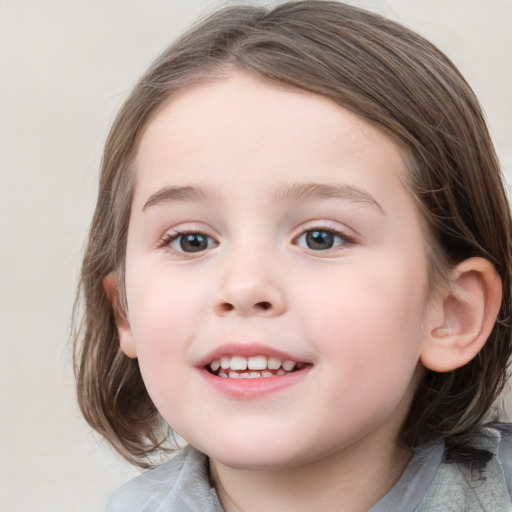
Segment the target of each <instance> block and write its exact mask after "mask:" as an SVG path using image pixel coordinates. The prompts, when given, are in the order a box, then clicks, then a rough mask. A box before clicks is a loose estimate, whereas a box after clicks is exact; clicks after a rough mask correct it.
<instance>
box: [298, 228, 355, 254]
mask: <svg viewBox="0 0 512 512" xmlns="http://www.w3.org/2000/svg"><path fill="white" fill-rule="evenodd" d="M345 242H347V239H346V238H345V237H344V236H343V235H342V234H341V233H337V232H335V231H331V230H329V229H310V230H308V231H306V232H305V233H303V234H302V235H300V237H299V238H298V239H297V245H298V246H299V247H304V248H306V249H311V250H312V251H327V250H329V249H332V248H334V247H338V246H340V245H342V244H344V243H345Z"/></svg>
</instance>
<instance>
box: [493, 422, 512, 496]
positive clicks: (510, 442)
mask: <svg viewBox="0 0 512 512" xmlns="http://www.w3.org/2000/svg"><path fill="white" fill-rule="evenodd" d="M497 430H498V432H499V434H500V442H499V446H498V450H497V454H496V456H497V458H498V460H499V461H500V464H501V467H502V468H503V474H504V477H505V482H506V485H507V488H508V493H509V494H510V496H512V425H511V424H508V425H500V427H499V428H497Z"/></svg>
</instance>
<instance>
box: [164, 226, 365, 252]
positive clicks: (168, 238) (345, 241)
mask: <svg viewBox="0 0 512 512" xmlns="http://www.w3.org/2000/svg"><path fill="white" fill-rule="evenodd" d="M315 232H317V233H323V234H325V233H327V234H328V235H332V236H334V237H337V238H338V239H339V243H337V244H336V245H334V246H333V247H328V248H326V249H313V248H311V247H305V249H308V250H310V251H313V252H317V253H322V252H328V251H330V250H331V249H336V248H337V247H340V246H350V245H353V244H354V243H355V240H354V238H352V237H350V236H348V235H346V234H345V233H344V232H342V231H339V230H336V229H332V228H328V227H308V228H307V229H306V228H305V229H303V230H302V232H301V233H300V235H299V236H297V237H295V238H294V239H293V243H294V244H295V245H298V246H299V247H300V245H299V244H298V242H299V240H300V239H301V238H303V237H307V235H308V234H312V233H315ZM187 235H196V236H200V237H204V238H205V239H206V240H207V247H205V248H204V249H199V250H197V251H184V250H183V251H180V250H177V249H176V248H173V247H172V246H171V245H172V244H173V242H176V241H177V240H179V239H180V238H181V237H186V236H187ZM320 238H322V237H320ZM210 241H213V244H212V245H210ZM217 245H218V242H216V241H215V240H214V239H213V238H212V237H211V236H209V235H207V234H205V233H203V232H201V231H194V230H188V231H174V232H172V233H165V235H164V236H163V237H162V239H161V240H160V242H159V243H158V248H168V249H170V250H171V251H173V252H174V253H176V254H187V255H191V254H195V253H204V252H205V251H206V250H208V249H212V248H214V247H216V246H217Z"/></svg>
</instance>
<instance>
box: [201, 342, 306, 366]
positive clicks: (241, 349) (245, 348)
mask: <svg viewBox="0 0 512 512" xmlns="http://www.w3.org/2000/svg"><path fill="white" fill-rule="evenodd" d="M226 356H227V357H233V356H242V357H253V356H267V357H277V358H279V359H282V360H289V361H295V362H296V363H306V362H307V361H303V360H301V359H300V358H297V356H294V355H293V354H289V353H286V352H283V351H281V350H277V349H276V348H274V347H271V346H268V345H265V344H261V343H225V344H223V345H220V346H218V347H216V348H214V349H213V350H211V351H210V352H208V353H207V354H206V355H205V356H204V357H202V358H201V359H200V360H199V361H198V363H197V366H198V367H205V366H208V365H209V364H210V363H211V362H212V361H214V360H215V359H220V358H221V357H226Z"/></svg>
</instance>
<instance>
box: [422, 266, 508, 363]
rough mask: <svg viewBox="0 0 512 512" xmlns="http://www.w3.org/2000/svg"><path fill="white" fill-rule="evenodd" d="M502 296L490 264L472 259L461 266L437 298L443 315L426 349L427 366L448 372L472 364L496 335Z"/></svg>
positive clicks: (433, 328) (423, 361) (432, 330)
mask: <svg viewBox="0 0 512 512" xmlns="http://www.w3.org/2000/svg"><path fill="white" fill-rule="evenodd" d="M501 296H502V283H501V279H500V277H499V275H498V273H497V272H496V269H495V268H494V266H493V265H492V263H491V262H490V261H488V260H486V259H484V258H469V259H467V260H464V261H463V262H461V263H460V264H458V265H457V266H456V267H455V268H454V269H453V270H452V272H451V274H450V281H449V283H448V284H447V286H446V287H445V288H444V290H443V291H441V292H440V293H439V294H438V295H437V296H436V299H435V300H436V301H437V308H436V311H437V312H438V313H439V312H440V313H439V314H437V315H435V320H434V321H433V323H432V324H431V326H430V332H429V335H428V337H427V339H426V340H425V343H424V345H423V347H422V351H421V356H420V360H421V363H422V364H423V366H425V367H426V368H428V369H430V370H433V371H436V372H448V371H451V370H455V369H456V368H460V367H461V366H464V365H465V364H466V363H468V362H469V361H471V360H472V359H473V358H474V357H475V356H476V355H477V354H478V352H480V350H481V349H482V347H483V346H484V344H485V342H486V341H487V338H488V337H489V335H490V333H491V331H492V328H493V326H494V323H495V321H496V317H497V316H498V312H499V309H500V304H501Z"/></svg>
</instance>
